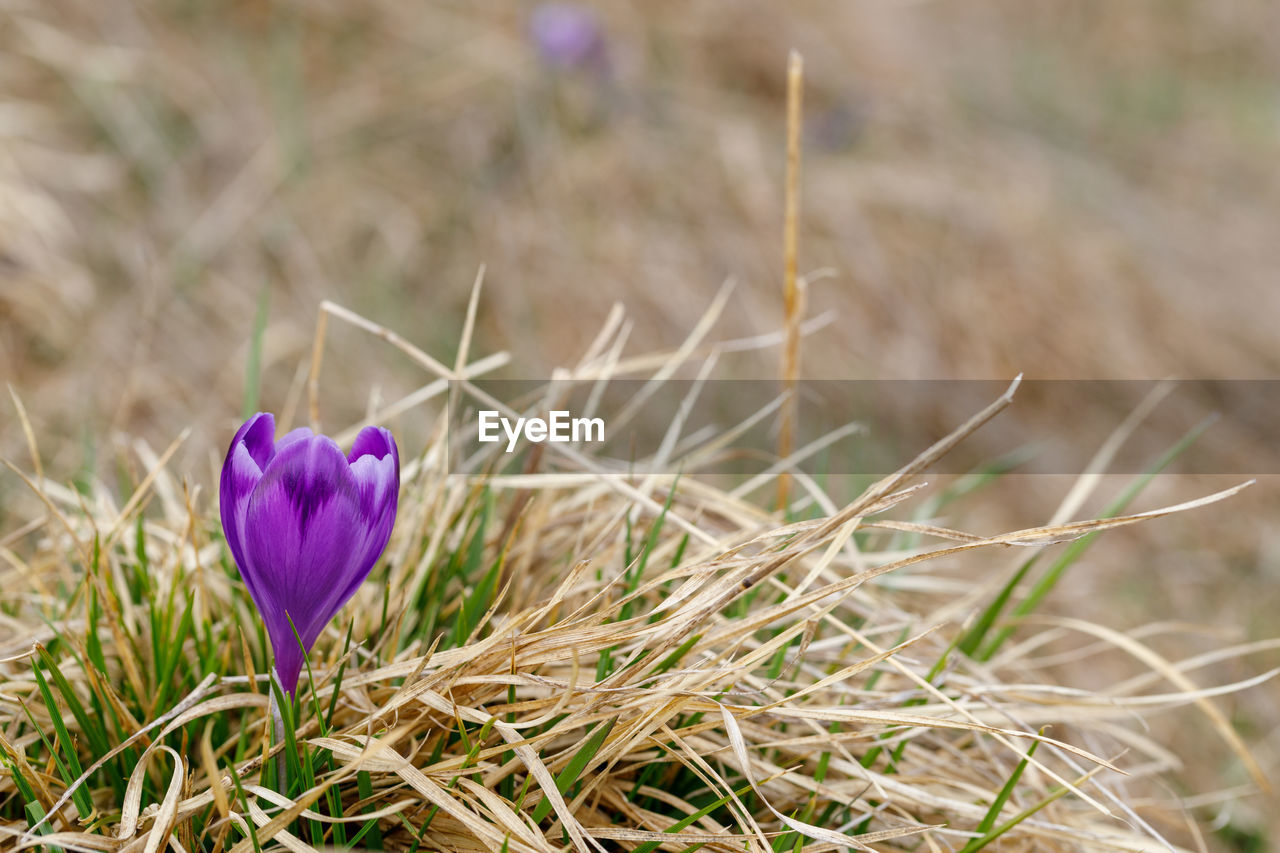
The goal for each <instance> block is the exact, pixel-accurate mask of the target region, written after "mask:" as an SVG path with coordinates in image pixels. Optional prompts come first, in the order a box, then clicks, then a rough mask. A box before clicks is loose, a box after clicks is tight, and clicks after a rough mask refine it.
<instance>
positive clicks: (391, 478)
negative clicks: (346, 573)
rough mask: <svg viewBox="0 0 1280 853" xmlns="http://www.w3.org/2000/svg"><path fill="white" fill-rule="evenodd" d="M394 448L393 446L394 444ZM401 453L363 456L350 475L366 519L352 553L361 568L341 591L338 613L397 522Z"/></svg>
mask: <svg viewBox="0 0 1280 853" xmlns="http://www.w3.org/2000/svg"><path fill="white" fill-rule="evenodd" d="M393 447H394V443H393ZM397 458H398V454H396V453H394V452H392V453H391V454H389V455H387V456H384V457H382V458H381V459H377V458H374V457H373V456H362V457H360V458H359V459H357V460H356V461H355V462H354V463H352V465H351V474H352V477H353V478H354V480H355V483H356V491H357V492H358V493H359V495H360V514H361V517H362V518H363V520H364V524H363V528H362V533H363V536H362V537H361V542H360V543H359V544H358V545H357V546H356V549H355V550H354V551H353V552H352V555H351V559H352V562H353V563H354V564H355V565H357V566H358V568H357V569H356V571H355V572H353V574H352V583H351V584H350V586H348V587H346V588H343V589H342V590H340V591H339V595H338V596H337V598H338V604H337V605H336V606H334V608H333V610H334V612H335V613H336V612H337V611H338V610H340V609H341V608H342V605H343V604H345V603H346V602H347V600H348V599H349V598H351V596H352V595H354V594H355V591H356V587H358V586H359V585H360V583H361V581H363V580H364V578H365V577H366V576H367V575H368V574H369V571H370V570H371V569H372V568H373V566H374V563H376V562H377V561H378V557H379V555H381V554H382V551H383V549H384V548H386V547H387V540H388V539H390V538H391V529H392V528H393V527H394V526H395V523H396V502H397V498H398V495H399V493H400V466H399V464H398V462H397Z"/></svg>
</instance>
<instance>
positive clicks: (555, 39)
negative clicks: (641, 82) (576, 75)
mask: <svg viewBox="0 0 1280 853" xmlns="http://www.w3.org/2000/svg"><path fill="white" fill-rule="evenodd" d="M529 34H530V36H531V37H532V39H533V43H534V44H535V45H536V46H537V48H538V52H539V53H540V54H542V58H543V60H544V61H546V62H547V63H548V64H550V65H556V66H559V67H561V68H594V69H595V70H597V71H601V72H603V71H607V70H608V65H609V59H608V50H607V47H606V45H605V39H604V33H603V31H602V30H601V29H600V22H599V21H598V20H597V19H596V16H595V14H594V13H592V11H591V10H590V9H587V8H586V7H584V6H580V5H578V4H576V3H543V4H542V5H540V6H539V7H538V8H537V9H535V10H534V12H533V16H532V17H531V18H530V20H529Z"/></svg>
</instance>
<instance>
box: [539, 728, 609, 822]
mask: <svg viewBox="0 0 1280 853" xmlns="http://www.w3.org/2000/svg"><path fill="white" fill-rule="evenodd" d="M616 722H617V719H616V718H615V719H612V720H609V721H608V722H606V723H603V724H602V725H598V726H596V729H595V731H594V732H592V733H591V737H589V738H587V742H586V743H584V744H583V745H582V748H581V749H579V750H578V751H577V752H576V753H574V755H573V758H571V759H569V763H568V764H566V765H565V766H564V769H563V770H561V771H560V773H559V774H557V775H556V790H557V791H559V792H560V793H561V795H563V794H564V793H565V792H566V791H568V790H569V788H570V787H572V786H573V783H574V782H576V781H578V777H579V776H580V775H582V771H583V770H585V769H586V768H587V764H588V763H590V761H591V759H593V758H595V756H596V753H597V752H599V751H600V747H601V746H603V745H604V739H605V738H607V737H608V736H609V732H611V731H613V724H614V723H616ZM550 813H551V799H550V798H549V797H544V798H543V799H542V802H540V803H538V804H537V805H536V806H534V808H533V820H534V823H537V822H539V821H541V820H542V819H543V818H545V817H546V816H547V815H548V814H550Z"/></svg>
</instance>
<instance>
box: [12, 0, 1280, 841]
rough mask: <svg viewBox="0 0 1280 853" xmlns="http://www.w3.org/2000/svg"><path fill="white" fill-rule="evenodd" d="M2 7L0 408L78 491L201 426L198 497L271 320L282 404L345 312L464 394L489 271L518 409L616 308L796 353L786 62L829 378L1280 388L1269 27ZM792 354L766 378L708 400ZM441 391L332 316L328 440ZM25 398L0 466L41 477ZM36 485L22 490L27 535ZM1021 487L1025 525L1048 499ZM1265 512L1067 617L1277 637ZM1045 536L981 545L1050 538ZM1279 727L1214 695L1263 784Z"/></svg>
mask: <svg viewBox="0 0 1280 853" xmlns="http://www.w3.org/2000/svg"><path fill="white" fill-rule="evenodd" d="M0 10H3V11H2V12H0V375H2V376H3V378H4V379H5V381H7V382H8V383H10V384H11V385H12V386H13V388H14V389H15V391H16V392H17V393H18V395H19V396H20V397H21V399H22V400H23V402H24V403H25V405H26V408H27V410H28V412H29V414H30V417H31V421H32V423H33V424H34V425H35V427H36V430H37V434H38V438H39V440H40V445H41V450H42V453H43V456H44V464H45V466H46V469H47V470H48V471H50V472H51V473H53V474H54V475H55V476H58V477H62V478H70V477H74V476H77V475H78V473H82V472H84V471H86V470H96V471H98V472H99V473H102V472H103V471H104V470H105V471H107V472H110V471H111V470H112V466H113V465H116V464H119V463H118V459H119V458H120V455H119V448H120V447H122V446H123V445H124V444H125V443H127V442H128V441H131V440H133V439H135V438H138V439H142V440H145V441H146V442H148V443H149V444H151V445H152V446H153V447H156V448H162V447H164V446H165V445H167V444H168V443H169V441H170V440H171V439H172V438H173V437H174V436H175V435H177V434H178V432H179V431H180V430H181V429H183V428H184V427H191V428H193V433H192V436H191V438H190V439H189V440H188V442H187V444H186V445H185V447H184V449H183V454H184V457H183V458H184V459H187V460H188V461H194V462H198V463H199V464H200V466H204V467H197V468H196V469H195V470H194V473H193V474H192V478H193V480H196V481H200V482H205V483H208V482H211V478H210V477H209V476H208V472H210V471H211V470H212V468H211V467H208V466H209V461H210V460H211V459H214V458H217V457H218V456H219V455H220V454H221V453H222V451H223V447H224V446H225V442H226V440H227V436H228V435H229V434H230V431H231V430H232V429H233V428H234V426H235V424H236V422H237V419H238V417H239V415H240V412H241V408H242V405H243V403H244V401H245V383H246V364H248V363H249V358H250V356H249V353H250V349H251V341H252V340H253V338H254V333H253V330H254V325H255V316H257V315H258V312H259V311H260V310H265V313H264V314H263V316H265V318H266V323H267V326H266V334H265V337H264V341H265V343H264V347H263V352H262V355H261V367H262V370H261V385H260V389H259V392H258V400H259V401H260V405H261V407H263V408H269V409H278V408H280V407H281V406H282V405H283V404H284V401H285V400H286V399H287V398H289V396H290V394H291V389H292V390H293V391H296V389H298V388H300V387H301V385H300V383H301V380H302V378H303V373H302V371H303V370H305V365H306V363H307V361H308V359H309V357H310V345H311V339H312V335H313V333H314V329H315V322H316V314H317V307H318V305H319V303H320V301H321V300H322V299H331V300H334V301H336V302H338V303H340V304H341V305H344V306H346V307H348V308H351V309H352V310H354V311H356V312H358V313H360V314H362V315H364V316H366V317H368V318H370V319H371V320H373V321H375V322H378V323H381V324H383V325H385V326H387V327H388V328H391V329H392V330H394V331H396V332H398V333H399V334H401V335H403V336H404V337H405V338H407V339H408V340H410V341H412V342H414V343H415V344H417V345H419V346H421V347H422V348H423V349H424V350H426V351H427V352H429V353H431V354H432V355H434V356H436V357H437V358H440V359H442V360H444V361H446V362H449V363H451V362H452V354H453V351H454V348H455V347H456V345H457V341H458V336H459V331H460V327H461V325H462V318H463V316H464V313H465V308H466V301H467V298H468V294H469V292H470V289H471V285H472V282H473V280H474V278H475V276H476V273H477V270H478V269H479V267H480V266H481V264H484V265H485V266H486V269H487V273H486V284H485V289H484V292H483V296H482V299H481V303H480V307H479V326H478V329H477V340H476V342H475V344H474V345H473V351H475V352H478V353H481V354H484V353H488V352H493V351H496V350H508V351H510V352H512V353H513V355H514V356H515V358H514V361H513V366H512V367H511V368H509V369H508V370H507V371H506V375H509V376H513V377H517V378H539V377H544V376H546V375H548V373H549V372H550V370H551V368H552V367H554V366H557V365H560V364H566V363H572V362H574V361H576V360H577V358H578V357H579V356H580V354H581V353H582V351H583V350H584V349H585V348H586V346H587V345H588V344H589V343H590V341H591V340H592V339H593V337H594V336H595V334H596V332H597V331H598V330H599V328H600V326H601V325H602V323H603V322H604V320H605V317H606V316H607V314H608V312H609V310H610V308H611V306H612V305H613V304H614V303H617V302H620V303H622V304H623V305H624V306H625V308H626V310H627V312H628V317H629V319H630V320H631V321H632V322H633V324H634V327H633V328H632V330H631V333H630V344H629V350H630V351H633V352H641V351H650V350H655V349H662V348H667V347H672V346H675V345H677V344H678V343H679V342H680V341H682V340H683V339H684V338H685V337H686V336H687V335H688V333H689V331H690V330H691V327H692V324H693V322H694V319H695V318H696V317H697V316H699V315H701V314H702V312H703V311H705V310H706V308H707V306H708V305H709V304H710V303H711V302H712V301H713V299H714V297H715V294H716V293H717V292H718V291H719V290H720V288H721V287H722V285H724V283H725V282H726V281H732V282H733V286H734V290H733V295H732V297H731V299H730V301H729V303H728V306H727V308H726V310H725V312H724V316H723V318H722V320H721V322H720V323H719V324H718V325H717V327H716V331H715V334H714V336H713V337H715V338H716V339H726V338H734V337H741V336H751V335H758V334H763V333H768V332H773V331H775V330H777V329H778V328H779V326H780V324H781V320H782V288H781V270H782V249H781V247H782V238H781V228H782V210H783V204H782V197H783V180H782V178H783V170H784V156H783V152H784V139H785V96H786V91H785V88H786V86H785V84H786V57H787V52H788V50H790V49H796V50H798V51H800V52H801V53H802V54H803V56H804V59H805V83H806V87H805V112H804V116H805V126H804V175H803V184H802V199H801V204H802V215H801V231H800V235H801V243H800V268H801V272H802V273H804V274H810V276H811V278H812V279H813V281H812V285H811V287H810V291H809V314H810V315H811V316H819V315H822V314H824V313H825V312H832V316H834V318H835V319H834V321H833V322H831V323H829V324H828V325H827V326H825V327H824V328H822V329H821V330H819V331H817V332H815V333H814V334H813V335H812V336H810V337H809V338H808V339H806V341H805V344H804V365H803V373H804V375H805V376H808V377H818V378H821V377H827V378H846V377H848V378H854V377H856V378H928V379H946V378H1001V379H1005V378H1009V377H1012V376H1013V375H1014V374H1016V373H1018V372H1025V373H1026V374H1027V375H1028V376H1030V377H1034V378H1065V379H1101V378H1111V379H1118V378H1144V379H1145V378H1159V377H1164V376H1184V377H1195V378H1212V379H1246V378H1248V379H1252V378H1261V379H1270V378H1276V377H1277V374H1280V345H1278V343H1277V335H1276V318H1277V317H1280V286H1278V285H1280V234H1278V233H1277V228H1278V226H1280V215H1278V214H1280V168H1278V166H1277V164H1280V4H1276V3H1274V2H1269V0H1214V2H1212V3H1186V2H1169V1H1168V0H1130V2H1125V3H1115V2H1110V0H1081V2H1076V0H1054V2H1047V0H1045V1H1044V2H1041V1H1040V0H993V2H988V3H982V4H946V3H932V2H863V3H830V2H806V1H805V0H800V2H791V3H786V4H781V3H768V2H764V1H763V0H759V2H753V0H739V2H727V0H693V2H689V1H688V0H685V2H672V1H671V0H654V1H653V2H646V3H639V2H622V0H608V2H600V3H594V4H533V3H508V4H473V3H461V2H435V3H430V4H422V3H410V2H403V0H371V2H362V3H343V2H336V0H308V2H303V0H296V1H295V2H262V0H238V2H227V3H218V4H215V3H207V2H199V0H167V1H166V2H159V0H157V1H156V2H144V3H133V2H123V0H80V2H77V1H76V0H52V2H44V0H3V2H0ZM777 363H778V352H777V350H776V349H768V350H764V351H760V352H754V353H742V354H739V355H735V356H734V357H733V358H726V359H723V360H722V363H721V369H720V375H725V376H736V377H765V376H772V375H775V374H776V371H777ZM423 381H424V380H423V376H422V374H421V372H420V371H418V370H417V369H416V368H415V367H414V366H413V365H412V364H411V363H410V362H408V361H407V360H406V359H404V358H403V357H402V356H400V355H399V354H398V353H395V352H394V351H393V350H390V349H389V348H388V347H387V346H386V344H385V343H383V342H381V341H378V340H375V339H373V338H371V337H370V336H368V335H366V334H364V333H361V332H358V331H356V330H353V329H350V328H347V327H345V326H344V325H343V324H340V323H330V332H329V338H328V350H327V355H326V359H325V368H324V375H323V379H322V388H323V393H322V420H323V422H324V423H325V425H326V426H329V427H332V428H337V427H339V426H343V425H345V424H347V423H349V422H350V421H351V420H352V419H353V418H355V417H358V416H359V414H360V413H361V412H363V411H364V410H365V409H366V407H367V405H368V401H369V400H370V398H371V395H372V396H373V397H376V398H380V399H383V400H390V399H395V398H396V397H397V396H398V395H400V394H403V393H406V392H408V391H410V390H412V389H414V388H416V387H418V386H419V385H421V384H422V383H423ZM4 406H5V408H4V415H3V416H2V417H0V455H3V456H4V457H5V458H8V459H12V460H16V461H19V462H20V463H21V464H22V465H23V466H24V467H28V466H27V463H26V459H27V456H26V449H25V441H24V438H23V435H22V431H21V429H20V428H19V426H18V422H17V419H16V418H15V417H14V416H13V409H12V407H11V405H10V403H9V402H8V401H6V402H5V403H4ZM1237 479H1238V478H1237ZM1231 482H1235V479H1233V480H1232V481H1231ZM1216 485H1227V484H1226V483H1224V484H1216ZM1216 485H1215V487H1216ZM21 488H22V487H21V484H20V483H18V482H17V480H16V478H13V477H11V476H7V475H6V476H5V477H3V478H0V522H3V523H4V524H3V527H4V529H8V528H11V527H13V526H14V523H13V519H12V517H10V518H5V511H4V509H3V507H5V506H6V505H8V506H12V503H11V501H10V498H12V497H13V496H14V495H16V494H17V492H18V491H19V490H20V489H21ZM1020 488H1021V493H1022V494H1024V495H1028V496H1030V497H1029V500H1030V501H1031V503H1030V504H1029V505H1030V506H1035V507H1036V508H1037V511H1038V512H1039V509H1040V508H1041V507H1048V508H1049V509H1051V508H1052V507H1053V505H1055V504H1056V502H1057V500H1058V499H1060V496H1061V494H1062V492H1063V490H1064V488H1065V487H1064V486H1062V485H1057V484H1055V485H1053V486H1052V487H1051V488H1050V487H1047V486H1043V487H1042V486H1039V485H1034V484H1032V485H1024V486H1023V487H1020ZM1163 488H1165V490H1166V491H1169V490H1171V489H1172V490H1176V487H1172V486H1166V487H1163ZM1194 491H1197V492H1203V491H1204V489H1203V488H1199V489H1197V490H1194ZM1276 495H1277V489H1276V485H1275V483H1274V482H1263V483H1262V484H1260V485H1259V486H1257V487H1255V488H1254V489H1253V490H1251V491H1250V492H1249V493H1246V495H1244V496H1242V497H1241V498H1239V499H1236V500H1235V501H1234V502H1232V503H1230V504H1228V505H1223V506H1217V507H1214V508H1211V509H1209V510H1205V511H1203V512H1201V513H1199V514H1197V515H1196V516H1194V517H1193V518H1192V519H1190V520H1184V521H1181V522H1174V523H1172V524H1169V523H1166V524H1165V525H1164V526H1160V527H1152V528H1151V529H1150V530H1148V531H1144V532H1129V531H1124V532H1118V533H1117V534H1114V536H1113V538H1114V539H1115V540H1117V541H1118V543H1119V544H1118V545H1116V546H1115V547H1109V548H1106V549H1099V550H1098V551H1097V557H1096V558H1091V560H1090V561H1089V565H1088V566H1087V567H1082V568H1081V569H1080V570H1079V572H1078V573H1077V574H1076V575H1073V577H1072V583H1071V584H1070V588H1064V589H1063V590H1061V591H1060V592H1059V593H1058V601H1059V604H1060V606H1061V607H1062V609H1064V610H1067V611H1070V612H1076V613H1084V614H1086V615H1088V616H1089V617H1090V618H1097V619H1098V620H1099V621H1105V622H1107V624H1112V625H1116V626H1119V627H1134V626H1138V625H1144V624H1147V623H1150V622H1152V621H1153V620H1175V621H1180V622H1196V623H1198V624H1204V625H1208V626H1211V629H1207V630H1206V631H1205V632H1203V637H1202V638H1204V639H1205V642H1210V640H1212V641H1213V642H1219V641H1222V640H1223V638H1224V637H1225V638H1228V639H1233V640H1241V639H1259V638H1263V637H1271V636H1275V635H1276V633H1277V625H1278V624H1280V620H1277V618H1276V616H1275V613H1276V610H1277V606H1278V605H1280V593H1278V592H1277V590H1278V589H1280V532H1278V529H1277V527H1276V526H1275V524H1274V518H1275V511H1276V510H1277V509H1280V499H1278V498H1277V496H1276ZM1155 500H1156V499H1155V498H1152V501H1155ZM1037 501H1038V502H1037ZM1154 505H1155V504H1154V502H1149V503H1148V504H1146V505H1144V506H1143V507H1141V508H1149V506H1154ZM1027 506H1028V504H1027V503H1025V502H1023V501H1022V500H1017V501H1014V500H1006V501H1005V502H1004V503H1001V502H999V501H998V500H995V499H993V500H992V501H987V502H984V503H982V504H981V506H980V511H979V513H978V517H979V518H980V519H981V520H982V523H983V524H987V523H990V524H992V525H998V524H1001V523H1002V522H1005V521H1011V523H1018V524H1023V523H1025V524H1033V523H1037V522H1039V521H1042V520H1043V514H1044V513H1043V512H1039V514H1037V515H1036V516H1035V517H1028V516H1029V513H1028V511H1027ZM1126 537H1127V538H1126ZM1126 544H1127V546H1128V547H1125V546H1126ZM1153 544H1155V545H1158V548H1155V549H1154V550H1153V549H1152V548H1151V547H1150V546H1151V545H1153ZM1103 550H1105V551H1106V552H1107V553H1106V554H1103V553H1102V552H1103ZM1153 555H1158V557H1157V556H1153ZM1215 632H1216V633H1215ZM1197 636H1201V635H1197ZM1188 649H1192V650H1193V649H1194V644H1193V645H1192V646H1191V647H1187V648H1183V649H1182V650H1181V653H1182V654H1186V653H1189V651H1188ZM1169 653H1170V654H1171V655H1174V654H1175V652H1174V651H1170V652H1169ZM1272 660H1274V657H1273V658H1272ZM1273 665H1274V664H1273ZM1258 666H1260V664H1258V663H1257V662H1256V661H1252V660H1251V661H1249V662H1247V663H1246V664H1241V665H1240V666H1239V667H1236V668H1235V669H1233V668H1232V667H1233V665H1227V664H1223V665H1222V666H1221V667H1220V671H1216V672H1214V673H1212V679H1213V680H1215V681H1218V682H1225V681H1227V680H1232V679H1233V678H1235V677H1243V675H1244V674H1246V673H1250V672H1256V671H1257V667H1258ZM1278 699H1280V692H1278V691H1277V690H1276V689H1275V688H1274V686H1272V685H1267V686H1264V687H1262V688H1260V689H1257V690H1254V691H1253V692H1251V693H1249V694H1246V695H1244V696H1241V697H1232V698H1227V699H1223V700H1220V701H1221V702H1222V705H1223V707H1224V708H1225V709H1226V710H1227V711H1228V713H1229V714H1230V715H1231V716H1232V718H1233V720H1235V721H1236V722H1237V723H1238V724H1239V725H1240V726H1241V727H1242V731H1244V732H1245V733H1246V735H1247V736H1248V737H1249V738H1250V742H1251V743H1253V744H1256V745H1257V748H1258V750H1259V753H1258V755H1259V758H1260V760H1262V761H1263V763H1264V764H1269V766H1271V767H1274V766H1275V765H1276V764H1277V763H1278V762H1277V760H1276V756H1277V754H1278V753H1280V727H1278V725H1277V723H1278V721H1280V714H1278V713H1277V712H1276V710H1275V708H1276V705H1277V700H1278ZM1179 724H1180V725H1185V726H1186V729H1185V730H1178V731H1177V732H1176V737H1177V738H1178V739H1179V740H1183V739H1185V741H1186V754H1187V755H1188V756H1189V759H1190V762H1191V763H1190V764H1189V765H1188V769H1187V773H1186V778H1185V780H1184V781H1183V782H1180V783H1179V784H1182V785H1183V786H1184V790H1183V791H1182V792H1183V793H1188V794H1192V795H1205V796H1204V798H1203V802H1204V805H1203V809H1204V811H1202V812H1198V813H1197V816H1198V817H1200V818H1202V819H1207V820H1211V821H1216V822H1217V824H1218V831H1217V834H1216V835H1215V836H1214V843H1216V844H1221V845H1223V847H1222V849H1227V850H1255V849H1256V850H1262V849H1268V848H1267V847H1266V845H1267V844H1268V842H1267V840H1266V838H1267V835H1266V828H1265V827H1266V822H1267V821H1268V820H1275V816H1274V815H1266V814H1264V812H1265V810H1264V809H1262V808H1260V801H1259V800H1258V799H1257V798H1248V797H1244V798H1241V799H1240V801H1239V802H1233V800H1234V799H1236V798H1235V797H1234V796H1225V797H1224V796H1217V797H1214V796H1210V794H1211V793H1212V792H1215V791H1232V790H1233V788H1232V786H1234V785H1237V784H1241V783H1243V782H1244V781H1245V780H1244V777H1243V775H1242V773H1241V771H1240V769H1239V768H1238V767H1237V766H1236V765H1235V764H1234V763H1233V762H1232V760H1231V759H1230V756H1229V753H1228V752H1227V750H1225V748H1221V744H1220V743H1218V742H1216V741H1215V740H1214V739H1213V738H1212V737H1211V736H1205V737H1201V736H1200V735H1201V734H1203V732H1202V730H1200V729H1197V728H1194V727H1195V726H1196V725H1198V722H1197V721H1195V720H1192V721H1191V722H1188V720H1187V716H1186V715H1183V716H1180V717H1179ZM1277 781H1280V780H1277ZM1224 800H1225V801H1226V802H1225V804H1224V802H1223V801H1224ZM1273 811H1274V810H1273ZM1257 845H1262V846H1257Z"/></svg>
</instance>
